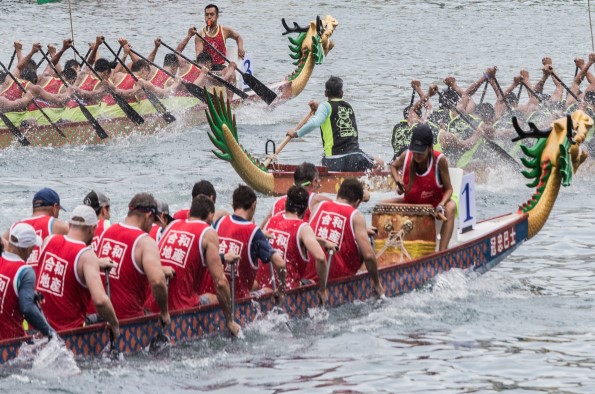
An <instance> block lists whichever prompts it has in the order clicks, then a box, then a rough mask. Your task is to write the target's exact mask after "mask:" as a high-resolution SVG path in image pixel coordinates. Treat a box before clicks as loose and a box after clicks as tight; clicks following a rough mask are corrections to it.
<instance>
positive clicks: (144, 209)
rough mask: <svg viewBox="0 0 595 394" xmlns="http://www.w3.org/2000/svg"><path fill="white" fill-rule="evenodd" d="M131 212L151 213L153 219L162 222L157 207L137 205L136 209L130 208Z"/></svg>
mask: <svg viewBox="0 0 595 394" xmlns="http://www.w3.org/2000/svg"><path fill="white" fill-rule="evenodd" d="M128 209H130V210H131V211H141V212H150V213H152V214H153V217H154V218H155V220H156V221H158V222H160V221H161V218H160V217H159V210H158V209H157V207H156V206H149V205H137V206H135V207H128Z"/></svg>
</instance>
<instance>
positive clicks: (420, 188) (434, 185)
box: [403, 150, 444, 207]
mask: <svg viewBox="0 0 595 394" xmlns="http://www.w3.org/2000/svg"><path fill="white" fill-rule="evenodd" d="M433 152H434V154H433V156H432V160H431V162H430V164H429V165H428V169H427V171H426V172H425V173H423V174H421V175H420V174H415V178H414V179H413V186H412V187H411V190H410V191H409V192H406V193H405V197H404V198H403V202H404V203H406V204H431V205H432V206H433V207H436V206H437V205H438V204H439V203H440V201H441V200H442V197H444V187H443V186H442V183H441V182H440V171H439V170H438V161H439V160H440V157H442V153H440V152H438V151H437V150H435V151H433ZM412 160H413V154H412V153H411V152H409V151H407V153H406V154H405V164H404V165H403V184H404V185H405V190H407V185H408V184H409V172H410V168H411V161H412Z"/></svg>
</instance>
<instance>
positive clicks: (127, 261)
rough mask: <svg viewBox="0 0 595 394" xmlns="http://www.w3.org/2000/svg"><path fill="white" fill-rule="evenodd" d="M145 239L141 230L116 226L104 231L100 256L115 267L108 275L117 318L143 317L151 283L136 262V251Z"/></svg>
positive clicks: (120, 225) (100, 243) (100, 244)
mask: <svg viewBox="0 0 595 394" xmlns="http://www.w3.org/2000/svg"><path fill="white" fill-rule="evenodd" d="M146 236H148V234H147V233H145V232H144V231H143V230H141V229H140V228H138V227H133V226H129V225H127V224H123V223H117V224H113V225H111V226H110V227H109V228H108V229H107V230H105V232H104V233H103V235H102V236H101V239H100V240H99V249H98V253H97V255H98V257H99V258H103V257H108V258H109V259H110V260H112V261H113V263H114V265H115V267H114V268H112V269H111V271H110V273H109V276H110V287H111V300H112V305H113V306H114V310H115V311H116V316H117V317H118V319H128V318H131V317H137V316H142V315H143V314H144V311H143V304H144V302H145V299H146V296H147V290H148V288H149V282H148V280H147V277H146V276H145V273H144V272H143V271H142V270H141V268H140V267H139V266H138V264H137V262H136V261H135V260H134V252H135V250H136V245H137V243H138V242H139V241H140V239H141V238H143V237H146ZM102 275H103V273H102Z"/></svg>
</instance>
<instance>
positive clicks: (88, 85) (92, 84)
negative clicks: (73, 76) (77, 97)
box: [66, 74, 101, 108]
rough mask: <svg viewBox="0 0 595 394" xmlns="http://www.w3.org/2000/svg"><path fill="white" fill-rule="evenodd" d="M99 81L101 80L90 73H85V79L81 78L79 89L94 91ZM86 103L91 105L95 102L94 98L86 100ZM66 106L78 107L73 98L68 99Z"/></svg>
mask: <svg viewBox="0 0 595 394" xmlns="http://www.w3.org/2000/svg"><path fill="white" fill-rule="evenodd" d="M100 82H101V81H100V80H99V79H97V78H95V77H94V76H93V75H92V74H87V75H85V79H83V81H82V82H81V83H80V85H79V89H81V90H84V91H86V92H94V91H95V89H96V88H97V85H99V83H100ZM87 104H89V105H92V104H96V102H95V100H92V102H87ZM66 106H67V107H68V108H76V107H78V104H77V103H76V101H74V100H68V102H67V103H66Z"/></svg>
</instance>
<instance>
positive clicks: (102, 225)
mask: <svg viewBox="0 0 595 394" xmlns="http://www.w3.org/2000/svg"><path fill="white" fill-rule="evenodd" d="M110 224H111V223H110V221H109V220H106V219H99V221H98V222H97V227H96V228H95V235H94V236H93V241H91V248H92V249H93V252H95V253H97V248H98V247H99V239H100V238H101V234H103V232H104V231H105V229H106V228H108V227H109V226H110Z"/></svg>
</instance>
